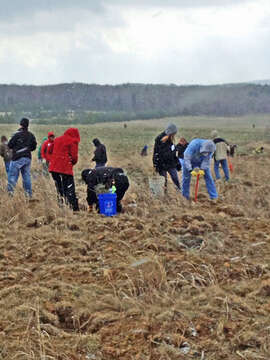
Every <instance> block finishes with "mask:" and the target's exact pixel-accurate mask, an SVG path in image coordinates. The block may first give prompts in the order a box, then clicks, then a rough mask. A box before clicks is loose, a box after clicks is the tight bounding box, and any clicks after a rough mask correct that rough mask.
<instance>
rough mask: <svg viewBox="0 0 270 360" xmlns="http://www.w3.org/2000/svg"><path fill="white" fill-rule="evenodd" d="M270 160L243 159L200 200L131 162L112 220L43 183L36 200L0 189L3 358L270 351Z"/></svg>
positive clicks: (156, 359) (265, 355)
mask: <svg viewBox="0 0 270 360" xmlns="http://www.w3.org/2000/svg"><path fill="white" fill-rule="evenodd" d="M140 161H141V160H140ZM255 162H256V168H254V163H255ZM269 165H270V161H269V157H268V155H267V154H266V155H264V157H263V158H259V159H257V158H254V157H253V156H250V157H247V158H246V159H245V162H244V164H243V161H242V160H241V159H238V160H235V173H234V174H233V177H232V180H231V182H230V183H229V184H224V183H223V182H221V183H219V184H218V187H219V192H220V195H221V199H219V200H218V201H217V202H216V203H214V202H211V201H209V200H208V198H207V196H206V193H205V189H204V185H203V182H202V183H201V184H200V194H199V199H198V202H197V203H193V202H187V201H184V200H183V199H182V197H181V195H180V194H179V193H177V192H176V191H175V190H174V188H173V186H172V185H170V188H169V193H168V195H167V196H166V197H164V198H154V197H152V196H151V194H150V191H149V189H148V188H147V184H148V181H147V176H146V174H145V173H144V171H143V170H140V171H139V172H137V171H136V166H138V167H139V163H137V164H136V162H135V163H133V164H129V165H127V166H126V167H128V168H129V170H131V169H132V170H133V173H134V174H133V175H132V176H131V187H130V189H129V191H128V193H127V194H126V196H125V199H124V201H123V205H124V210H125V211H124V213H123V214H121V215H117V216H115V217H113V218H107V217H103V216H101V215H99V214H97V213H95V212H93V213H88V212H86V211H81V212H80V213H78V214H72V212H71V211H70V210H69V209H67V208H58V206H57V204H56V202H55V194H54V188H53V186H52V183H46V182H44V181H43V179H38V180H37V181H36V184H35V199H34V200H33V201H30V202H27V201H26V200H25V199H24V197H23V196H22V195H21V194H17V195H16V196H15V197H14V198H13V199H8V197H7V195H6V194H4V192H3V194H2V197H1V205H0V206H1V225H0V226H1V234H0V306H1V312H0V359H43V360H45V359H46V360H47V359H48V360H49V359H57V360H64V359H65V360H66V359H73V360H77V359H78V360H79V359H85V360H86V359H98V360H99V359H100V360H101V359H102V360H103V359H104V360H109V359H138V360H143V359H149V360H150V359H151V360H160V359H208V360H209V359H213V360H214V359H215V360H216V359H230V360H234V359H241V358H242V359H248V360H249V359H269V357H270V337H269V335H270V323H269V315H270V222H269V210H270V185H269V181H267V177H268V180H269V174H268V170H269ZM248 169H249V170H248ZM140 179H141V180H140ZM142 184H143V185H142ZM192 186H193V184H192ZM78 194H79V196H80V198H84V197H85V187H84V186H83V185H79V186H78Z"/></svg>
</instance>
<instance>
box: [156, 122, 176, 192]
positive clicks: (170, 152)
mask: <svg viewBox="0 0 270 360" xmlns="http://www.w3.org/2000/svg"><path fill="white" fill-rule="evenodd" d="M176 133H177V127H176V126H175V125H174V124H169V125H168V127H167V129H166V130H165V131H163V132H162V133H161V134H160V135H158V136H157V137H156V139H155V146H154V154H153V165H154V168H155V170H156V172H158V173H159V174H160V176H164V177H165V191H166V190H167V184H168V177H167V172H168V173H169V174H170V177H171V179H172V181H173V183H174V184H175V186H176V188H177V189H178V190H181V186H180V183H179V179H178V174H177V170H181V165H180V163H179V161H178V159H177V156H176V147H175V146H174V143H173V141H174V136H175V134H176Z"/></svg>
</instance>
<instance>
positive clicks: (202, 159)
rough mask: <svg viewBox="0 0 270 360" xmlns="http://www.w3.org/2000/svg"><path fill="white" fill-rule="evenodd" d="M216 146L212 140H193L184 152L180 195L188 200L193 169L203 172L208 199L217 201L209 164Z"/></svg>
mask: <svg viewBox="0 0 270 360" xmlns="http://www.w3.org/2000/svg"><path fill="white" fill-rule="evenodd" d="M215 150H216V146H215V144H214V142H213V141H212V140H204V139H194V140H192V141H191V142H190V144H189V145H188V147H187V148H186V150H185V152H184V166H183V175H182V195H183V196H184V197H185V198H187V199H189V194H190V179H191V175H192V174H191V173H192V171H193V169H195V168H198V169H200V170H203V172H204V180H205V184H206V188H207V191H208V194H209V196H210V199H217V198H218V193H217V190H216V186H215V183H214V180H213V178H212V175H211V170H210V164H211V159H212V156H213V153H214V152H215Z"/></svg>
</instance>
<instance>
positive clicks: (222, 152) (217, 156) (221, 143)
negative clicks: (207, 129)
mask: <svg viewBox="0 0 270 360" xmlns="http://www.w3.org/2000/svg"><path fill="white" fill-rule="evenodd" d="M211 136H212V139H213V142H214V143H215V145H216V151H215V152H214V171H215V176H216V180H220V178H221V176H220V172H219V166H220V165H221V166H222V170H223V172H224V175H225V181H229V180H230V173H229V167H228V161H227V148H228V146H229V144H228V143H227V141H226V140H224V139H223V138H221V137H219V136H218V132H217V130H213V131H212V133H211Z"/></svg>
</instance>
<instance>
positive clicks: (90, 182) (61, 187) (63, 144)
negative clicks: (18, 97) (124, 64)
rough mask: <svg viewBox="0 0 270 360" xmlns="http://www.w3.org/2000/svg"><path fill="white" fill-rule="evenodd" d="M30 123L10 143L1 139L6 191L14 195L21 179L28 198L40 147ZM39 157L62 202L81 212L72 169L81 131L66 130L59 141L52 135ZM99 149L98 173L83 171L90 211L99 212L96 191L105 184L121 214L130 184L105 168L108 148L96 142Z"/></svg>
mask: <svg viewBox="0 0 270 360" xmlns="http://www.w3.org/2000/svg"><path fill="white" fill-rule="evenodd" d="M28 127H29V120H28V119H26V118H23V119H22V120H21V121H20V128H19V129H18V130H17V131H16V132H15V134H14V135H13V136H12V137H11V139H10V140H9V141H7V138H6V137H2V140H3V141H2V144H1V145H2V146H1V147H0V151H3V154H4V156H5V157H4V160H5V165H6V171H7V176H8V187H7V190H8V192H9V194H10V195H12V194H13V192H14V189H15V187H16V184H17V181H18V178H19V175H20V173H21V175H22V181H23V188H24V191H25V193H26V195H27V196H28V197H31V196H32V182H31V171H30V170H31V159H32V155H31V153H32V152H33V151H34V150H35V149H36V147H37V141H36V138H35V136H34V135H33V134H32V133H31V132H30V131H29V129H28ZM43 140H44V141H43V143H42V145H41V147H40V151H39V154H38V155H39V156H40V158H41V159H42V160H43V163H44V164H45V166H46V170H47V171H48V172H49V173H50V174H51V176H52V178H53V180H54V183H55V186H56V190H57V193H58V198H59V202H60V203H63V202H64V201H65V202H67V203H68V204H69V205H70V206H71V208H72V209H73V211H78V210H79V204H78V198H77V196H76V191H75V182H74V173H73V166H74V165H75V164H76V163H77V162H78V147H79V143H80V134H79V130H78V129H76V128H69V129H67V130H66V131H65V132H64V134H63V135H62V136H59V137H56V138H55V136H54V133H53V132H49V133H48V137H47V138H45V139H43ZM93 143H94V145H95V147H96V149H95V152H94V157H93V159H92V161H95V162H96V166H95V169H85V170H83V171H82V174H81V176H82V180H83V181H84V182H85V184H86V185H87V202H88V205H89V209H92V208H93V206H94V205H95V206H96V208H97V210H99V203H98V198H97V194H96V187H97V185H98V184H100V183H102V184H104V185H105V187H106V188H107V189H109V188H110V187H111V186H114V188H115V192H116V194H117V211H118V212H121V210H122V206H121V200H122V198H123V196H124V194H125V192H126V190H127V189H128V187H129V181H128V178H127V176H126V175H125V174H124V171H123V170H122V169H121V168H112V167H105V165H106V162H107V154H106V147H105V146H104V145H103V144H101V142H100V141H99V140H98V139H94V140H93ZM1 154H2V153H1Z"/></svg>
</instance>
